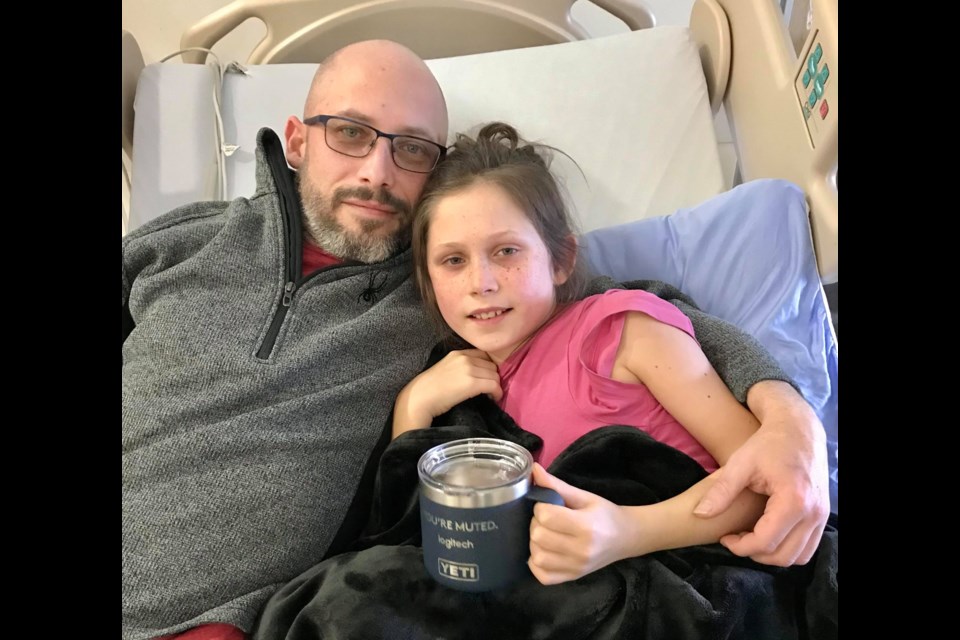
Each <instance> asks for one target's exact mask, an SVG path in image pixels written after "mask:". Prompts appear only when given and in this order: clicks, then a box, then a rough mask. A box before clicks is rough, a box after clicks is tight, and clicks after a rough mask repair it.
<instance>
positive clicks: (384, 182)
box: [359, 138, 397, 187]
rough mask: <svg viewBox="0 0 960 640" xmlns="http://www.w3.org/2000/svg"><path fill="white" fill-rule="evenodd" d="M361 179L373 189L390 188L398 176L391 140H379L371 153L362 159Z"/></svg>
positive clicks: (375, 142)
mask: <svg viewBox="0 0 960 640" xmlns="http://www.w3.org/2000/svg"><path fill="white" fill-rule="evenodd" d="M361 162H362V164H361V165H360V171H359V178H360V180H361V181H363V182H366V183H368V184H369V185H370V186H372V187H381V186H383V187H390V186H392V185H393V180H394V177H395V175H396V171H397V166H396V165H395V164H394V163H393V148H392V145H391V144H390V140H388V139H386V138H377V139H376V140H375V141H374V143H373V148H372V149H370V153H368V154H367V155H366V156H364V157H363V158H361Z"/></svg>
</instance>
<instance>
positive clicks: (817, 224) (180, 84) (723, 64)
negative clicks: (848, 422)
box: [122, 0, 839, 511]
mask: <svg viewBox="0 0 960 640" xmlns="http://www.w3.org/2000/svg"><path fill="white" fill-rule="evenodd" d="M594 3H595V4H596V5H598V6H600V7H602V8H604V9H606V10H608V11H609V12H611V13H612V14H613V15H615V16H617V17H618V18H620V19H621V20H623V21H624V23H625V24H626V25H627V26H628V27H629V28H630V31H629V32H626V33H623V34H620V35H613V36H608V37H603V38H593V39H590V38H588V36H587V33H586V31H585V30H584V29H583V27H582V26H580V25H578V24H577V23H576V22H575V21H574V20H573V19H572V18H571V16H570V6H571V5H572V4H573V0H509V1H508V0H501V1H498V2H494V1H493V0H457V1H444V2H440V1H439V0H436V1H434V0H380V1H377V2H362V3H358V2H348V1H347V0H327V1H321V0H287V1H279V0H237V1H236V2H233V3H232V4H230V5H227V6H226V7H224V8H223V9H222V10H220V11H218V12H216V13H214V14H212V15H211V16H209V17H208V18H207V19H205V20H203V21H201V22H200V23H198V24H196V25H195V26H194V27H192V28H190V29H188V30H187V31H186V32H185V33H184V35H183V37H182V41H181V45H182V48H183V49H184V50H186V52H185V53H184V54H182V55H183V62H185V63H187V64H182V63H180V62H178V61H177V60H171V61H167V62H162V63H156V64H150V65H144V64H143V59H142V56H141V55H140V52H139V49H138V47H137V43H136V41H135V39H134V38H133V36H132V35H131V34H128V33H124V34H123V53H122V58H123V60H122V67H123V68H122V72H123V80H122V89H123V91H122V100H123V109H122V112H123V146H124V150H125V152H127V153H129V154H130V156H131V158H132V165H131V166H132V174H131V178H132V179H131V182H130V193H129V203H130V204H129V221H128V222H127V224H126V226H127V228H128V229H132V228H135V227H137V226H139V225H141V224H144V223H145V222H147V221H149V220H151V219H153V218H155V217H157V216H159V215H161V214H162V213H164V212H166V211H168V210H170V209H172V208H174V207H176V206H179V205H181V204H185V203H188V202H192V201H195V200H204V199H230V198H235V197H242V196H247V195H250V194H252V193H253V189H254V149H255V136H256V133H257V131H258V130H259V129H260V128H261V127H264V126H267V127H271V128H273V129H274V130H275V131H277V132H278V133H279V132H282V130H283V124H284V122H285V120H286V118H287V116H289V115H291V114H296V115H303V114H302V109H303V103H304V99H305V97H306V92H307V89H308V87H309V84H310V79H311V77H312V75H313V73H314V71H315V70H316V67H317V63H318V62H319V61H320V60H321V59H322V58H323V57H324V56H325V55H326V54H328V53H330V52H331V51H333V50H335V49H336V48H338V47H340V46H342V45H344V44H346V43H348V42H351V41H356V40H360V39H368V38H374V37H383V38H389V39H393V40H397V41H399V42H401V43H403V44H406V45H408V46H410V47H411V48H412V49H414V50H415V51H417V52H418V53H419V54H420V55H421V56H422V57H424V58H425V59H427V60H428V64H429V66H430V67H431V69H432V70H433V72H434V73H435V75H436V76H437V78H438V80H439V82H440V84H441V86H442V88H443V91H444V94H445V96H446V98H447V102H448V106H449V111H450V140H451V141H452V139H453V136H454V135H455V133H457V132H461V131H476V129H477V127H478V125H480V124H482V123H485V122H488V121H492V120H503V121H506V122H509V123H511V124H513V125H515V126H516V127H517V128H518V130H519V131H520V132H521V133H522V134H523V135H524V136H525V137H526V138H528V139H531V140H534V141H541V142H544V143H547V144H550V145H552V146H554V147H557V148H559V149H562V150H563V151H564V152H565V153H566V154H568V156H569V157H567V156H564V155H561V154H557V156H556V158H555V161H554V169H555V170H556V172H557V173H558V175H559V176H560V178H561V180H562V182H563V184H564V186H565V188H566V189H567V191H568V192H569V198H570V201H571V204H572V206H573V208H574V211H575V212H576V214H577V216H578V218H579V221H580V224H581V227H582V230H583V231H584V232H585V233H584V240H583V245H584V250H585V252H586V258H587V260H588V262H589V263H590V264H591V265H592V266H593V267H594V269H595V270H597V271H600V272H603V273H607V274H609V275H612V276H614V277H617V278H620V279H634V278H641V277H643V278H657V279H662V280H665V281H667V282H670V283H672V284H675V285H677V286H678V287H680V288H681V289H682V290H684V291H685V292H686V293H688V294H690V295H691V296H692V297H693V298H694V299H695V300H697V301H698V303H699V304H700V305H701V306H702V307H703V308H704V309H705V310H707V311H709V312H711V313H714V314H715V315H718V316H720V317H723V318H725V319H727V320H730V321H732V322H735V323H737V324H738V325H739V326H741V327H742V328H744V329H745V330H747V331H748V332H750V333H752V334H753V335H754V336H755V337H757V338H758V339H759V340H760V341H761V342H762V343H763V344H764V345H765V346H766V347H767V348H768V349H770V350H771V352H772V353H773V354H774V355H775V356H776V357H777V358H778V359H779V360H780V362H781V363H782V364H783V366H784V367H785V368H786V369H787V371H788V373H790V374H791V375H792V376H793V377H794V379H795V380H797V382H798V384H799V385H800V386H801V388H802V390H803V391H804V393H805V395H806V397H807V398H808V400H810V402H811V404H812V405H813V406H814V408H815V410H816V411H817V413H818V415H819V416H820V417H821V419H822V420H823V422H824V425H825V428H826V429H827V435H828V447H829V455H830V465H831V500H832V503H833V508H834V510H835V511H836V510H838V509H837V481H838V473H837V433H838V424H837V422H838V416H837V414H838V390H837V376H838V373H837V368H838V347H837V337H836V334H835V332H834V330H833V327H832V324H831V322H830V316H829V312H828V311H827V308H826V304H825V297H824V293H823V288H822V283H830V282H835V281H837V280H838V276H839V273H838V216H839V208H838V202H839V199H838V188H837V182H836V176H837V167H838V159H839V137H838V136H839V133H838V124H837V123H838V99H837V98H838V84H839V74H838V71H839V65H838V60H839V57H838V31H837V28H838V27H837V19H838V8H837V0H812V1H811V2H809V3H807V2H805V1H804V0H797V1H796V2H794V3H791V4H792V5H794V6H795V8H798V7H799V9H800V13H801V15H800V17H799V18H798V17H796V16H793V17H790V16H787V17H785V16H784V15H783V14H782V13H781V11H780V8H779V7H778V6H777V4H775V2H774V1H773V0H697V2H696V3H695V4H694V7H693V11H692V14H691V19H690V25H689V28H686V27H656V26H654V25H655V17H654V16H653V15H652V14H651V13H650V12H649V11H648V10H647V9H645V8H644V6H643V5H642V4H640V3H638V2H636V1H634V0H603V1H601V0H594ZM808 6H809V7H810V11H809V12H807V11H803V9H804V8H806V7H808ZM249 18H257V19H261V20H263V21H264V22H265V24H266V26H267V35H266V37H265V38H264V39H263V41H262V42H260V43H259V44H258V45H257V46H256V48H255V49H254V50H253V52H252V53H251V54H250V56H249V58H248V59H247V60H244V61H242V63H236V62H235V61H231V60H219V59H215V58H213V57H211V56H208V55H207V51H209V50H210V49H211V47H213V46H214V45H215V43H216V42H217V41H218V40H220V39H221V38H223V37H224V36H225V35H226V34H228V33H229V32H230V31H231V30H232V29H234V28H235V27H237V26H238V25H240V24H242V23H243V22H244V21H245V20H247V19H249ZM797 24H800V28H797ZM201 63H204V64H201ZM721 107H723V108H724V109H725V111H726V117H727V119H728V121H729V125H730V131H731V132H732V134H733V141H734V145H735V147H736V153H737V158H736V160H737V174H738V178H737V180H736V181H735V182H736V183H737V184H738V185H739V186H736V188H734V189H732V190H731V186H734V185H732V184H731V183H730V180H729V178H726V177H725V174H724V170H723V167H722V165H721V158H720V154H719V152H718V145H717V137H716V132H715V129H714V114H715V113H716V112H717V110H718V109H720V108H721Z"/></svg>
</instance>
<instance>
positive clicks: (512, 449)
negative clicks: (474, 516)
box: [417, 438, 533, 507]
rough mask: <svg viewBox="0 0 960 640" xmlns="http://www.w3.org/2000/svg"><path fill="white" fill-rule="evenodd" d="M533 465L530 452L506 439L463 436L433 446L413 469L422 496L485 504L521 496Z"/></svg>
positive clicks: (460, 503) (466, 504) (456, 503)
mask: <svg viewBox="0 0 960 640" xmlns="http://www.w3.org/2000/svg"><path fill="white" fill-rule="evenodd" d="M532 469H533V456H531V455H530V452H529V451H527V450H526V449H524V448H523V447H521V446H520V445H517V444H514V443H512V442H510V441H508V440H500V439H497V438H467V439H464V440H454V441H452V442H448V443H445V444H442V445H439V446H436V447H433V448H432V449H430V450H429V451H427V452H426V453H424V454H423V455H422V456H421V457H420V461H419V463H418V464H417V472H418V474H419V476H420V484H421V487H422V489H423V491H424V493H425V494H426V496H427V497H428V498H429V499H430V500H433V501H434V502H439V503H441V504H447V505H450V506H458V507H486V506H495V505H498V504H503V503H505V502H509V501H511V500H514V499H516V498H518V497H520V496H522V495H523V494H524V493H526V491H527V487H528V486H529V478H530V473H531V471H532Z"/></svg>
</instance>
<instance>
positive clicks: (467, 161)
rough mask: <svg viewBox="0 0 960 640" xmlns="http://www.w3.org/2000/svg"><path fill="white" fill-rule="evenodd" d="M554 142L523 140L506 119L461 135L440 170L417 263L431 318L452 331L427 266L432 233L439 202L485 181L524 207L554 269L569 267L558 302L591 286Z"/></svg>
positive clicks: (418, 233)
mask: <svg viewBox="0 0 960 640" xmlns="http://www.w3.org/2000/svg"><path fill="white" fill-rule="evenodd" d="M550 149H552V147H547V146H544V145H533V144H530V143H527V142H524V141H523V140H521V138H520V136H519V134H518V133H517V130H516V129H514V128H513V127H511V126H510V125H508V124H504V123H502V122H493V123H490V124H488V125H486V126H484V127H483V128H482V129H481V130H480V133H479V134H478V135H477V138H476V139H475V140H474V139H472V138H470V137H469V136H466V135H463V134H458V135H457V141H456V142H455V143H454V145H453V146H452V147H451V149H450V151H449V152H448V153H447V157H446V159H445V160H444V161H443V162H442V163H441V164H440V165H439V166H438V167H437V168H436V169H435V170H434V172H433V174H431V176H430V179H429V180H428V181H427V184H426V187H425V188H424V194H423V198H422V199H421V200H420V204H419V206H418V207H417V210H416V213H415V214H414V218H413V237H412V243H413V263H414V273H415V275H416V279H417V287H418V288H419V290H420V296H421V298H422V299H423V301H424V302H425V303H426V306H427V310H428V312H429V313H430V316H431V319H432V320H433V321H434V323H435V324H436V325H437V327H438V328H439V329H440V330H441V333H444V334H446V335H448V336H449V334H450V333H451V332H450V329H449V327H448V326H447V324H446V323H445V322H444V321H443V316H442V315H440V309H439V307H438V306H437V299H436V296H434V294H433V283H432V282H431V281H430V273H429V270H428V269H427V235H428V233H429V232H430V219H431V217H432V215H433V210H434V207H435V206H436V203H437V202H438V201H439V200H440V199H442V198H444V197H446V196H449V195H452V194H454V193H457V192H459V191H461V190H463V189H466V188H467V187H470V186H472V185H474V184H477V183H479V182H485V183H488V184H494V185H496V186H498V187H500V188H501V189H503V190H504V192H505V193H506V194H507V195H508V196H509V197H510V198H511V199H512V200H513V201H514V203H515V204H516V205H517V206H518V207H520V209H521V210H523V211H524V212H525V213H526V214H527V217H528V218H529V219H530V222H531V223H532V224H533V226H534V228H535V229H536V230H537V233H538V234H539V236H540V238H541V239H542V240H543V244H544V245H546V247H547V252H548V253H549V255H550V261H551V263H552V266H553V267H554V268H557V269H560V270H562V271H565V272H568V273H569V277H568V278H567V280H566V282H564V283H563V284H561V285H558V286H557V287H556V298H557V305H558V307H559V306H560V305H563V304H566V303H568V302H574V301H576V300H579V299H580V298H581V297H582V296H583V293H584V291H585V289H586V282H587V276H586V270H585V269H584V268H583V266H582V265H581V263H580V261H578V260H577V241H576V227H575V225H574V223H573V220H572V219H571V217H570V213H569V212H568V211H567V206H566V204H565V203H564V200H563V195H562V192H561V190H560V186H559V185H558V184H557V180H556V178H555V177H554V176H553V174H552V173H551V172H550V169H549V168H548V164H547V162H548V159H549V155H548V152H549V150H550Z"/></svg>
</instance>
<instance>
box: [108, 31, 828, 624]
mask: <svg viewBox="0 0 960 640" xmlns="http://www.w3.org/2000/svg"><path fill="white" fill-rule="evenodd" d="M284 133H285V137H286V162H284V155H283V150H282V149H281V146H280V142H279V140H278V139H277V137H276V136H275V135H274V134H273V132H270V131H268V130H264V131H261V133H260V135H259V137H258V151H257V190H256V193H255V194H254V196H253V197H252V198H250V199H239V200H236V201H234V202H231V203H222V202H206V203H196V204H193V205H188V206H186V207H182V208H180V209H177V210H176V211H174V212H171V213H170V214H168V215H166V216H163V217H161V218H159V219H157V220H155V221H153V222H151V223H150V224H148V225H146V226H144V227H142V228H140V229H137V230H136V231H135V232H133V233H131V234H130V235H128V236H127V237H126V238H124V239H123V244H122V251H123V255H122V259H123V275H122V293H123V321H124V322H123V324H124V331H123V337H124V341H123V376H122V405H123V458H122V470H123V524H122V528H123V548H122V551H123V637H124V638H125V639H127V640H135V639H136V640H139V639H146V638H153V637H157V636H161V635H163V634H172V633H178V632H181V631H184V630H186V629H195V628H198V629H196V633H199V634H201V635H195V636H192V637H194V638H200V637H202V638H214V637H222V638H227V637H242V635H237V636H231V635H230V634H232V633H236V634H240V631H243V632H249V630H250V629H251V627H252V625H253V622H254V620H255V618H256V616H257V614H258V612H259V610H260V609H261V607H262V606H263V604H264V603H265V602H266V601H267V599H268V598H269V597H270V595H271V594H272V593H274V592H275V591H276V590H277V589H278V588H279V587H280V586H282V585H283V584H284V583H285V582H287V581H289V580H290V579H292V578H293V577H295V576H297V575H298V574H300V573H301V572H303V571H304V570H306V569H307V568H309V567H310V566H312V565H313V564H315V563H317V562H318V561H320V560H321V559H322V558H323V557H324V556H325V555H326V554H327V553H328V552H330V551H331V550H332V548H333V549H336V548H337V547H338V543H339V542H340V538H339V536H338V535H337V534H338V532H340V533H341V535H343V532H342V531H341V528H343V530H344V531H346V527H342V523H343V522H344V519H345V514H347V512H348V510H349V508H350V506H351V503H352V501H353V500H354V496H355V494H356V493H357V488H358V486H359V485H360V483H361V477H362V475H363V474H364V470H365V469H366V468H368V462H369V461H370V460H371V458H373V457H375V455H376V453H377V446H378V442H379V441H380V439H381V436H382V435H383V429H384V427H385V425H387V420H388V418H389V416H390V412H391V408H392V406H393V401H394V399H395V397H396V394H397V392H399V390H400V389H401V388H402V387H403V385H404V384H406V382H407V381H409V380H410V379H411V378H412V377H413V376H414V375H416V374H417V373H418V372H419V371H420V369H421V368H422V367H423V365H424V364H425V362H426V359H427V356H428V354H429V351H430V349H431V347H432V346H433V343H434V336H433V334H432V332H431V331H430V330H428V324H427V321H426V318H425V316H424V314H423V312H422V310H421V308H420V304H419V301H418V300H417V297H416V295H415V294H414V288H413V285H412V282H411V280H410V278H409V275H410V252H409V249H408V248H407V245H408V235H409V229H410V218H411V214H412V211H413V208H414V206H415V204H416V202H417V199H418V198H419V197H420V194H421V191H422V190H423V186H424V184H425V182H426V179H427V177H428V175H429V172H430V171H431V170H432V168H433V167H434V165H435V163H436V162H439V161H440V160H441V159H442V156H443V148H442V145H443V144H444V143H445V140H446V136H447V113H446V105H445V103H444V99H443V95H442V93H441V91H440V87H439V85H438V84H437V82H436V79H435V78H434V77H433V75H432V74H431V73H430V71H429V69H428V68H427V67H426V65H425V64H424V63H423V62H422V61H421V60H420V59H419V58H417V57H416V55H414V54H413V53H412V52H411V51H409V50H407V49H406V48H404V47H402V46H400V45H397V44H395V43H391V42H385V41H372V42H362V43H358V44H354V45H350V46H348V47H346V48H344V49H342V50H340V51H339V52H337V53H335V54H333V55H332V56H331V57H330V58H329V59H328V60H326V61H325V62H324V64H323V65H322V66H321V68H320V70H319V71H318V73H317V76H316V77H315V79H314V82H313V85H312V86H311V89H310V92H309V96H308V98H307V102H306V105H305V110H304V120H302V121H301V120H300V119H299V118H296V117H291V118H290V119H289V120H288V122H287V124H286V127H285V132H284ZM287 163H289V165H290V166H292V167H293V168H294V169H296V170H297V171H296V173H293V172H291V171H290V170H289V169H288V167H287ZM301 203H302V209H301ZM327 267H332V268H327ZM696 329H697V331H698V335H700V334H701V333H702V334H703V335H704V336H707V335H708V334H709V333H710V331H709V330H707V331H702V328H701V325H698V326H696ZM743 340H746V338H745V337H743ZM708 341H709V339H706V340H705V342H708ZM722 341H723V342H724V346H725V347H726V348H727V349H728V353H732V352H737V353H740V354H747V355H746V356H741V360H742V361H743V364H738V363H736V362H732V363H731V362H727V363H718V362H714V365H715V366H716V367H717V369H718V370H719V371H720V372H721V374H722V375H724V370H725V369H727V370H728V373H727V375H725V376H724V377H725V380H726V381H727V383H728V384H730V385H731V388H732V389H734V391H735V393H737V386H738V385H742V388H741V389H740V393H739V394H738V397H740V398H741V400H742V399H743V397H744V395H745V396H746V399H747V402H748V404H749V406H750V408H751V410H752V411H753V412H754V413H755V414H756V415H757V417H758V418H759V419H760V421H761V423H762V425H763V426H762V428H761V429H760V431H759V432H758V434H757V435H756V436H755V437H754V438H752V439H751V440H750V441H749V442H748V443H747V444H746V445H744V447H743V448H742V449H741V450H740V451H738V452H737V454H736V455H735V456H734V458H732V459H731V462H730V464H729V465H728V468H726V469H724V475H723V477H722V480H721V481H720V482H718V483H717V485H716V487H715V489H714V490H713V491H712V492H711V493H710V494H709V495H708V496H707V497H706V498H705V500H704V503H708V504H706V508H704V507H705V505H701V508H702V510H703V513H702V514H700V515H705V516H709V515H711V514H714V513H717V512H719V511H721V510H723V509H724V508H725V507H726V506H727V505H728V504H729V503H730V501H731V500H732V499H733V497H734V496H735V495H736V494H737V493H739V492H740V491H741V490H742V489H743V487H745V486H748V485H749V486H750V487H751V488H753V489H754V490H756V491H759V492H762V493H767V494H770V495H771V498H770V500H769V503H768V504H769V507H768V514H767V515H766V516H764V518H763V519H761V521H760V522H759V523H758V525H757V527H756V530H755V531H754V532H753V533H748V534H746V535H744V536H743V537H742V538H741V537H738V536H731V537H730V538H729V539H728V540H726V541H725V543H726V544H728V546H729V548H730V549H731V550H732V551H733V552H734V553H737V554H740V555H750V556H752V557H754V558H755V559H757V560H759V561H761V562H768V563H771V564H792V563H794V562H800V563H803V562H806V561H808V560H809V559H810V556H811V555H812V553H813V551H814V549H815V548H816V543H817V540H818V539H819V535H820V532H821V531H822V530H823V526H824V523H825V520H826V511H827V509H828V506H829V500H828V497H827V483H826V479H827V471H826V449H825V447H824V442H823V438H824V435H823V432H822V428H821V427H820V425H819V422H818V421H817V419H816V417H815V415H814V414H813V412H812V411H811V410H810V408H809V406H808V405H807V404H806V403H805V402H804V401H803V400H802V399H801V398H800V397H799V396H798V395H797V394H796V393H795V392H794V391H793V389H792V387H790V386H789V385H787V384H786V383H783V382H780V381H778V380H775V379H773V380H770V379H768V380H766V381H764V382H761V383H759V384H753V385H752V386H751V384H750V383H752V382H755V381H757V380H762V379H764V378H777V377H779V376H780V375H782V374H780V373H779V372H778V371H777V370H776V368H775V367H774V366H772V365H771V363H769V362H768V360H765V359H764V358H765V356H763V355H762V354H757V353H756V351H755V347H754V345H753V344H752V343H751V344H748V343H747V342H740V341H736V340H734V341H733V342H731V341H730V340H727V339H726V338H723V340H722ZM705 350H707V349H706V348H705ZM721 350H722V349H721ZM750 354H756V357H751V355H750ZM722 365H729V366H728V367H724V366H722ZM751 368H752V369H751ZM749 371H752V372H759V375H752V374H751V373H748V372H749ZM748 387H749V392H747V388H748ZM214 623H225V624H219V625H218V624H214ZM224 632H225V634H226V635H224ZM203 634H206V635H203Z"/></svg>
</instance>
